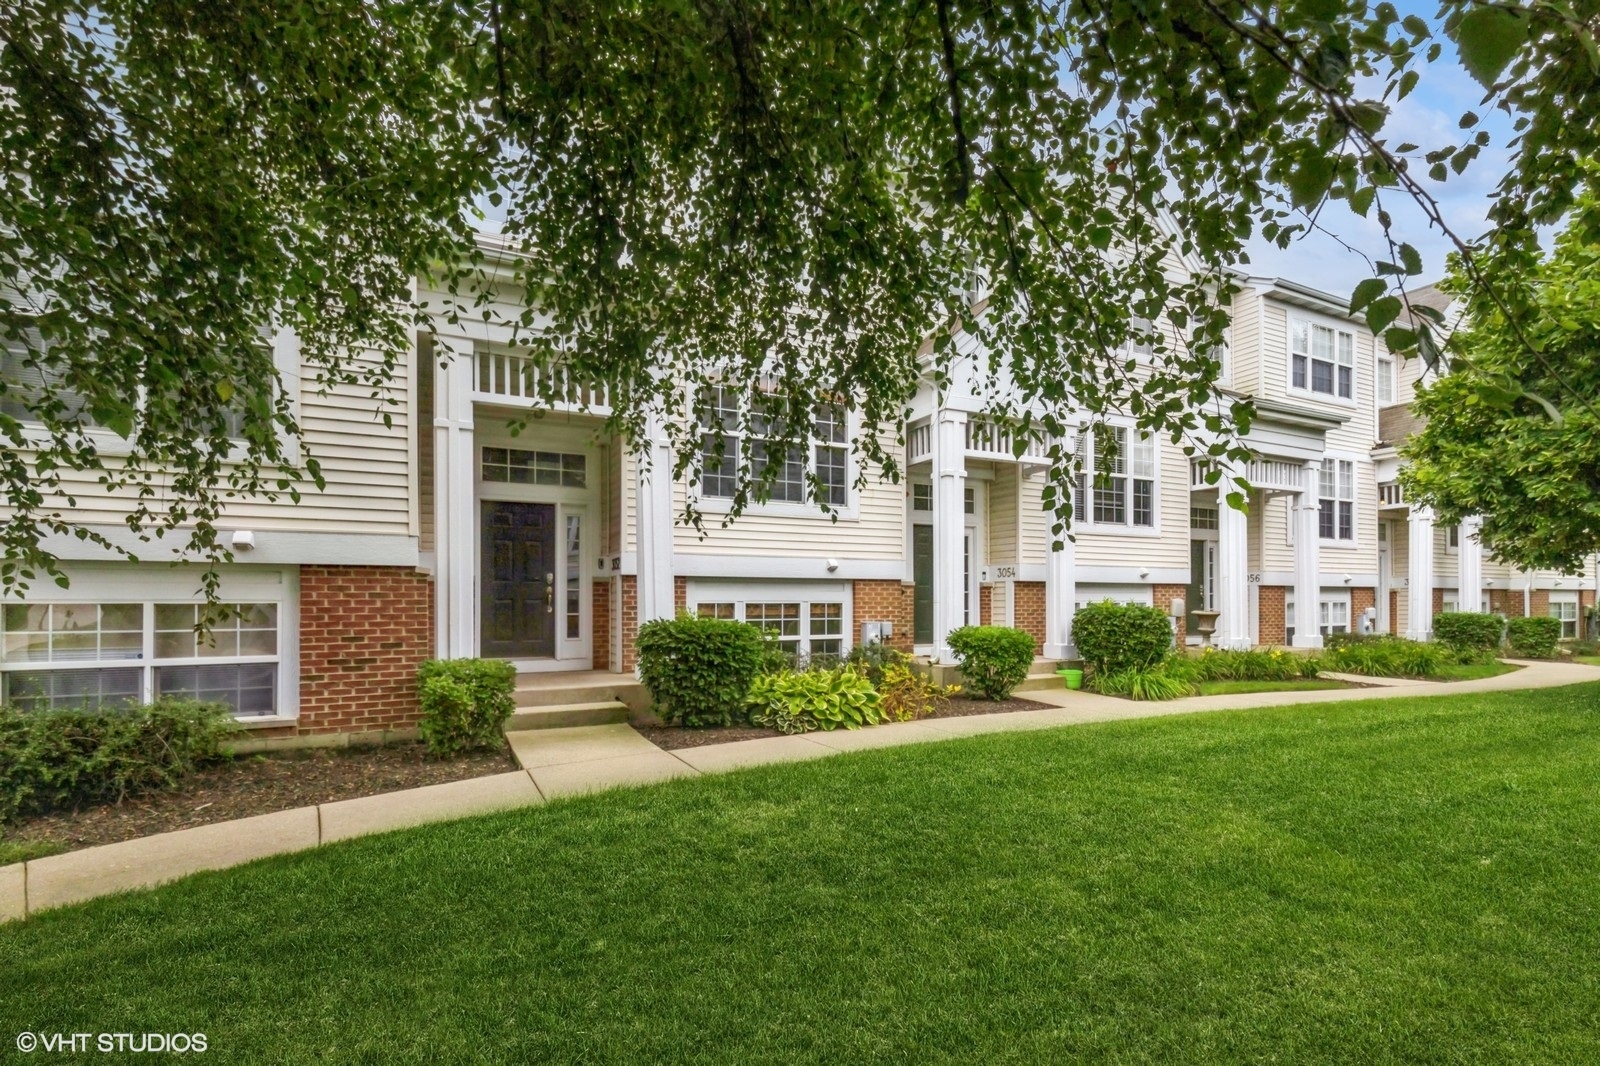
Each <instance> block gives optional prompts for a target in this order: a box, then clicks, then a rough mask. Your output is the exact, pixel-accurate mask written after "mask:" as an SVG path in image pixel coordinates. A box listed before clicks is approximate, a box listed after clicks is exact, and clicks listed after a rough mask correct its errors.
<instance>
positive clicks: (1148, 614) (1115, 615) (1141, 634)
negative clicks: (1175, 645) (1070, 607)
mask: <svg viewBox="0 0 1600 1066" xmlns="http://www.w3.org/2000/svg"><path fill="white" fill-rule="evenodd" d="M1072 638H1073V641H1074V642H1075V643H1076V644H1077V646H1078V654H1079V655H1081V656H1083V661H1084V662H1086V663H1088V664H1089V666H1091V667H1093V668H1094V669H1095V670H1096V671H1097V672H1104V673H1117V672H1118V671H1121V670H1127V669H1129V668H1130V667H1137V666H1150V665H1152V664H1154V663H1156V662H1159V661H1160V660H1161V659H1162V657H1164V656H1165V655H1166V654H1167V651H1168V650H1169V649H1170V648H1171V647H1172V623H1171V621H1169V620H1168V619H1167V616H1166V615H1164V614H1162V613H1161V612H1160V611H1159V610H1157V609H1156V608H1154V607H1142V606H1139V605H1137V604H1123V603H1113V602H1111V601H1110V600H1104V601H1102V602H1100V603H1091V604H1089V605H1088V606H1086V607H1084V608H1083V609H1082V610H1080V611H1078V613H1077V614H1075V615H1073V616H1072Z"/></svg>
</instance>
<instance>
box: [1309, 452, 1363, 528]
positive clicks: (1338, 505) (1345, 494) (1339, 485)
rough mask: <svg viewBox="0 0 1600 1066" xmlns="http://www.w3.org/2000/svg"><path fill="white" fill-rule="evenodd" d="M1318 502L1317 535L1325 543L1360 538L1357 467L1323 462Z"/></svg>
mask: <svg viewBox="0 0 1600 1066" xmlns="http://www.w3.org/2000/svg"><path fill="white" fill-rule="evenodd" d="M1320 482H1321V488H1320V490H1319V492H1318V497H1319V498H1318V500H1317V534H1318V536H1320V537H1321V538H1322V539H1323V540H1355V539H1356V503H1355V499H1356V464H1355V463H1353V462H1351V461H1350V460H1348V459H1324V460H1322V472H1321V477H1320Z"/></svg>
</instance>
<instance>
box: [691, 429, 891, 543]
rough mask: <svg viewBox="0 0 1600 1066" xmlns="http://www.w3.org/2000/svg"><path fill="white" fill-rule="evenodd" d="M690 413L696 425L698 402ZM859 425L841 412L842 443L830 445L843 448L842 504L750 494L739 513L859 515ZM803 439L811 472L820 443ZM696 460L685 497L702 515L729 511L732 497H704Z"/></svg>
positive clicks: (829, 517) (723, 513) (845, 518)
mask: <svg viewBox="0 0 1600 1066" xmlns="http://www.w3.org/2000/svg"><path fill="white" fill-rule="evenodd" d="M818 402H819V403H820V402H821V401H820V400H819V401H818ZM694 416H695V419H696V424H697V425H698V420H699V418H700V407H699V404H698V401H697V402H696V406H695V409H694ZM860 426H861V420H860V418H859V416H858V414H857V413H856V412H855V411H850V410H847V411H845V434H844V435H845V440H844V443H843V444H842V445H833V446H834V447H842V448H844V461H845V483H844V484H845V502H844V503H843V504H841V505H839V506H836V507H832V508H830V509H829V510H827V511H824V510H823V509H822V505H821V504H819V503H818V502H817V501H815V500H811V499H808V500H805V501H803V502H796V501H791V500H765V501H758V500H756V499H755V498H753V497H752V498H751V500H750V502H749V503H748V504H746V505H745V508H744V510H743V511H741V512H740V513H741V514H747V515H771V516H773V517H781V518H822V519H832V518H834V517H838V518H839V519H840V520H850V521H853V520H855V519H857V518H859V517H860V516H861V493H860V492H859V491H857V489H856V477H857V475H858V473H859V471H860V467H859V465H858V463H857V459H856V449H855V445H854V443H853V442H854V441H855V439H856V436H857V434H858V433H859V432H860ZM746 435H747V434H744V433H742V432H741V433H735V434H732V436H733V437H735V438H738V437H742V436H746ZM704 436H705V431H704V430H703V429H702V430H701V431H700V433H698V434H697V435H696V440H697V441H698V440H699V439H700V438H702V437H704ZM807 441H808V443H807V444H806V473H807V474H811V473H814V472H815V468H816V461H817V460H816V454H817V453H816V446H817V444H819V443H821V442H819V441H818V440H817V438H816V437H815V436H812V437H809V438H807ZM730 443H731V442H730ZM700 447H701V446H700V445H698V444H697V445H696V456H697V457H698V456H699V455H700V454H701V451H700ZM735 457H736V458H737V451H735ZM698 463H699V460H698V458H697V459H696V464H695V465H694V466H693V467H691V469H690V471H689V473H688V474H687V475H686V477H685V478H684V480H683V483H682V484H683V487H684V493H685V498H686V499H687V501H688V502H689V503H691V504H692V505H693V506H694V508H695V509H696V510H698V511H700V512H702V513H704V514H708V515H726V514H729V513H730V512H731V511H732V510H733V499H732V498H731V497H728V496H707V495H705V494H704V493H703V492H701V491H700V481H699V480H698V474H699V467H698ZM908 506H909V504H908Z"/></svg>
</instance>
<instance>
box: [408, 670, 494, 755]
mask: <svg viewBox="0 0 1600 1066" xmlns="http://www.w3.org/2000/svg"><path fill="white" fill-rule="evenodd" d="M516 684H517V668H516V667H514V666H512V665H511V664H510V663H508V662H506V661H505V660H504V659H431V660H429V661H428V662H425V663H423V664H422V665H421V666H420V667H418V668H417V694H418V696H419V697H420V699H421V702H422V720H421V721H420V722H419V723H418V732H420V733H421V734H422V742H423V743H424V744H426V745H427V746H428V754H430V755H437V756H448V755H459V754H460V753H461V752H464V751H472V750H474V749H479V748H491V749H492V748H498V747H500V746H502V745H503V744H504V743H505V739H504V736H503V734H502V733H501V729H502V727H504V725H505V724H506V719H507V718H510V717H511V712H512V711H514V710H516V709H517V701H516V697H515V695H514V692H515V690H516Z"/></svg>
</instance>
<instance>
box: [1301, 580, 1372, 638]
mask: <svg viewBox="0 0 1600 1066" xmlns="http://www.w3.org/2000/svg"><path fill="white" fill-rule="evenodd" d="M1326 604H1342V605H1343V606H1344V617H1345V624H1344V630H1345V632H1346V633H1354V632H1356V631H1357V627H1358V624H1359V621H1360V620H1359V619H1357V618H1356V616H1355V608H1354V606H1353V604H1352V603H1351V596H1350V590H1349V589H1319V590H1318V592H1317V632H1319V633H1322V608H1323V606H1324V605H1326ZM1294 611H1295V603H1294V589H1285V590H1284V593H1283V626H1284V630H1285V635H1286V637H1287V631H1288V630H1289V629H1291V628H1292V629H1294V630H1295V631H1296V632H1298V631H1299V628H1300V626H1299V624H1298V619H1295V620H1294V621H1293V622H1291V621H1290V613H1291V612H1294ZM1295 613H1298V612H1295ZM1329 628H1332V627H1331V626H1330V627H1329ZM1322 635H1323V636H1328V635H1329V634H1327V633H1323V634H1322Z"/></svg>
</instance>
